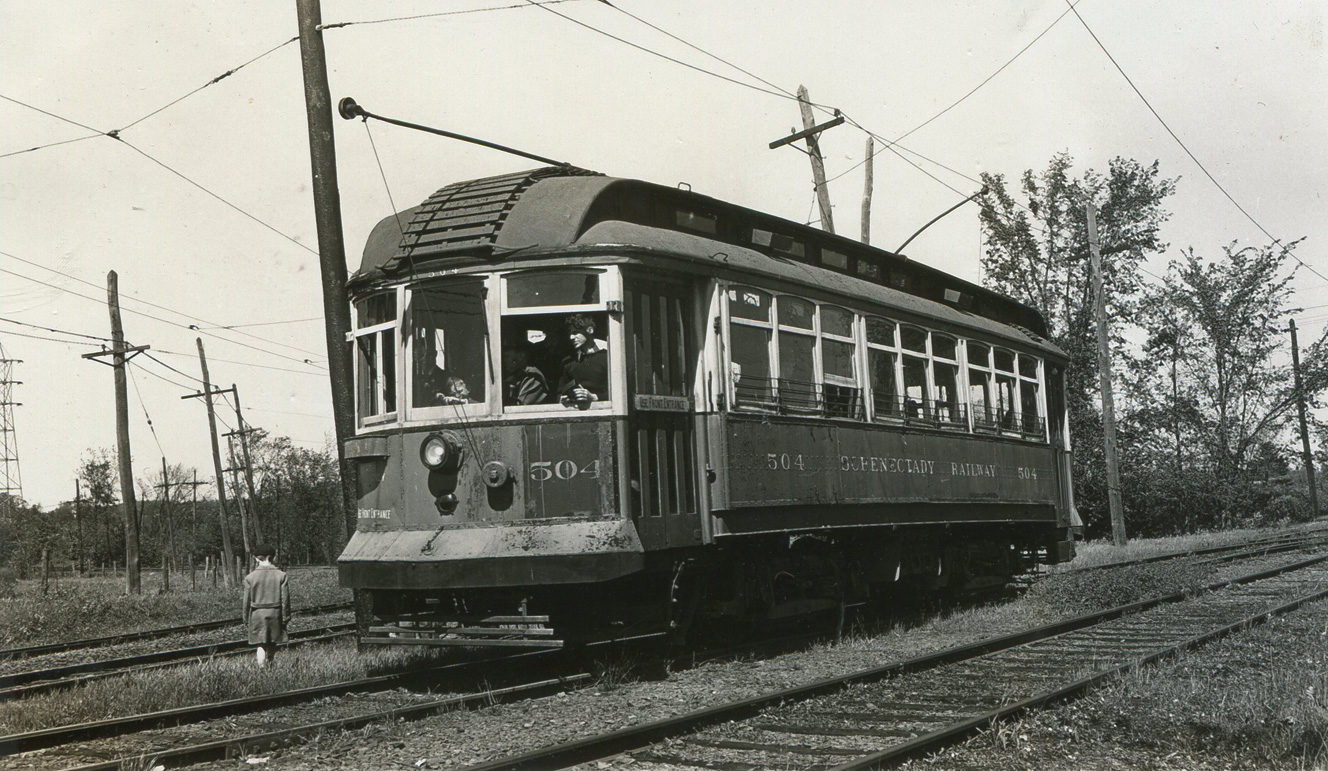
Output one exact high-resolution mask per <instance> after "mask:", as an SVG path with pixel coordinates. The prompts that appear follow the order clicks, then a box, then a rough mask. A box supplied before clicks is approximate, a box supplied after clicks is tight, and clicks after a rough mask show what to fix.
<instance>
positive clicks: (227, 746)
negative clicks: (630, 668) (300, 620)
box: [65, 651, 592, 771]
mask: <svg viewBox="0 0 1328 771" xmlns="http://www.w3.org/2000/svg"><path fill="white" fill-rule="evenodd" d="M535 653H546V651H536V652H535ZM522 655H534V654H522ZM591 678H592V676H591V675H590V674H587V673H579V674H575V675H568V676H567V677H559V678H551V679H546V680H541V681H539V682H534V683H526V684H524V685H513V686H509V687H506V688H494V689H491V690H487V691H484V692H482V693H470V694H464V695H461V696H449V697H448V698H445V699H438V700H436V701H430V702H426V703H424V704H414V705H411V706H409V707H396V708H393V709H389V710H383V711H380V712H372V713H368V714H363V715H352V716H351V717H344V718H336V719H333V720H324V721H322V722H320V723H312V724H310V725H303V726H296V727H294V728H286V729H283V730H280V731H269V732H267V733H261V734H250V735H247V736H239V737H236V738H234V739H219V740H216V741H211V742H206V743H204V744H195V745H191V746H188V747H176V748H173V749H169V750H162V751H160V752H154V753H147V754H144V755H143V756H140V757H137V758H121V759H117V760H108V761H103V762H100V763H92V764H90V765H83V766H75V767H73V768H68V769H65V771H123V769H125V768H130V767H136V766H132V765H131V764H133V763H136V762H140V761H143V760H145V759H146V760H150V761H151V762H148V763H143V764H142V767H144V768H154V767H156V766H158V765H162V764H163V762H164V761H170V763H171V765H173V766H183V765H190V764H193V763H203V762H207V761H213V760H230V759H232V758H238V757H241V756H243V755H247V754H253V753H255V752H263V751H265V750H271V749H277V748H280V747H285V746H287V745H289V744H291V743H292V742H293V741H296V740H298V739H303V738H305V737H308V736H313V735H315V734H319V733H322V732H325V731H353V730H355V729H357V728H363V727H364V726H366V725H370V724H373V723H378V722H382V721H385V720H419V719H421V718H426V717H429V716H430V715H433V714H434V713H437V712H443V711H447V710H455V709H476V708H480V707H487V706H490V705H492V704H494V703H495V702H501V701H505V700H507V699H509V698H511V697H513V696H520V697H523V698H536V697H539V696H546V695H549V694H552V693H556V692H558V691H561V690H566V689H567V688H568V687H569V686H575V685H579V684H582V683H585V682H587V681H589V680H590V679H591Z"/></svg>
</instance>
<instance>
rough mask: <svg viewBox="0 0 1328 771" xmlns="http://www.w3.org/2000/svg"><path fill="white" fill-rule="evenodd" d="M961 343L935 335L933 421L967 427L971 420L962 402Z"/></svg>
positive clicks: (933, 354)
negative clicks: (960, 394)
mask: <svg viewBox="0 0 1328 771" xmlns="http://www.w3.org/2000/svg"><path fill="white" fill-rule="evenodd" d="M958 350H959V343H958V341H957V340H955V338H953V337H949V336H946V335H941V334H937V333H935V332H933V333H932V335H931V356H932V360H931V376H932V383H934V384H935V399H934V401H933V402H932V406H933V419H935V420H936V422H938V423H940V424H941V425H944V426H950V427H955V426H963V427H965V428H967V426H968V419H967V418H966V417H965V416H964V407H963V405H962V404H960V403H959V354H958Z"/></svg>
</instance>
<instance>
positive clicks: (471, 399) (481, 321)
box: [405, 279, 491, 415]
mask: <svg viewBox="0 0 1328 771" xmlns="http://www.w3.org/2000/svg"><path fill="white" fill-rule="evenodd" d="M484 296H485V288H484V282H483V280H480V279H474V280H462V281H451V282H448V283H437V284H423V285H420V286H416V287H413V288H412V289H411V291H410V304H409V307H408V308H407V311H406V317H405V319H406V329H407V330H408V335H409V340H410V362H411V366H410V372H409V377H410V381H409V393H410V406H411V410H412V412H415V411H419V410H431V409H436V408H444V412H443V414H444V415H450V414H453V413H454V412H456V411H458V409H462V410H463V411H468V412H469V411H476V409H481V410H482V409H483V408H466V407H465V406H466V405H486V404H487V401H488V384H489V381H490V379H491V378H490V376H489V371H488V370H489V368H488V360H489V327H488V322H487V320H486V315H485V300H484Z"/></svg>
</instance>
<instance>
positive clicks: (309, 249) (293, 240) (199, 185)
mask: <svg viewBox="0 0 1328 771" xmlns="http://www.w3.org/2000/svg"><path fill="white" fill-rule="evenodd" d="M116 139H118V140H120V143H121V144H123V145H124V146H125V147H128V148H129V149H131V150H133V151H134V152H136V153H138V154H139V155H142V156H143V157H144V158H147V159H148V160H149V161H152V162H153V163H155V164H157V165H158V166H160V167H162V168H163V169H165V170H167V171H169V172H170V173H172V174H174V175H175V176H177V177H179V178H180V179H183V180H184V181H185V182H188V183H189V184H191V185H193V186H194V187H196V188H198V189H199V190H202V191H203V192H204V193H207V194H208V195H210V196H212V197H213V198H215V199H217V200H218V201H221V202H222V203H224V204H226V205H227V206H229V207H230V208H232V209H234V210H235V211H237V212H239V213H240V214H243V215H244V216H246V217H248V218H249V219H251V220H253V221H254V222H257V223H258V224H259V225H262V226H263V227H265V228H267V229H268V230H270V231H272V232H273V233H276V234H277V235H279V236H281V237H282V238H284V239H286V240H287V241H290V242H291V243H292V244H295V245H296V246H298V247H300V248H301V249H303V250H305V251H307V252H309V253H310V254H312V255H314V256H318V252H317V251H316V250H315V249H313V248H312V247H310V246H308V245H307V244H303V243H301V242H300V240H299V239H297V238H295V237H294V236H290V235H287V234H285V233H283V232H281V231H280V230H278V229H277V228H276V227H274V226H272V225H269V224H268V223H266V222H264V221H263V220H261V219H259V218H258V217H257V216H255V215H253V214H250V213H249V212H247V211H245V210H244V209H241V208H240V207H239V206H236V205H235V204H233V203H231V202H230V201H228V200H226V199H225V198H222V197H221V196H220V195H218V194H217V193H214V192H212V191H211V190H209V189H208V188H207V187H205V186H204V185H203V184H202V183H200V182H195V181H194V180H192V179H190V178H189V177H187V176H185V175H184V174H183V173H182V172H180V171H178V170H176V169H174V168H172V167H171V166H168V165H167V164H166V163H164V162H162V161H160V160H157V159H156V158H154V157H152V156H151V155H148V154H147V153H146V152H144V151H143V150H141V149H139V148H138V147H135V146H134V145H132V144H130V143H129V141H128V140H126V139H124V138H123V137H116Z"/></svg>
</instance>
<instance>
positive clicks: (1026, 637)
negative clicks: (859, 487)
mask: <svg viewBox="0 0 1328 771" xmlns="http://www.w3.org/2000/svg"><path fill="white" fill-rule="evenodd" d="M1304 545H1305V544H1300V545H1299V546H1298V547H1297V548H1303V546H1304ZM1246 551H1249V552H1251V553H1252V554H1263V553H1264V552H1265V549H1264V548H1263V547H1259V548H1256V549H1253V550H1248V549H1247V550H1246ZM1324 559H1328V558H1325V557H1319V558H1316V559H1314V560H1309V561H1305V562H1302V563H1297V565H1295V566H1292V567H1291V568H1282V569H1279V570H1278V571H1267V572H1266V573H1261V574H1255V575H1253V576H1247V577H1245V578H1243V579H1237V580H1236V581H1227V582H1222V583H1220V584H1217V585H1214V586H1212V587H1208V589H1210V590H1214V591H1215V590H1216V589H1218V588H1220V587H1223V586H1230V585H1234V584H1235V583H1237V582H1240V581H1246V582H1248V581H1254V580H1260V578H1261V577H1262V578H1267V577H1269V576H1271V575H1273V574H1275V573H1278V572H1282V571H1285V570H1287V569H1300V568H1305V567H1306V566H1308V565H1310V564H1318V563H1319V562H1321V561H1322V560H1324ZM1182 599H1183V597H1181V596H1180V595H1173V596H1169V597H1164V598H1157V599H1154V600H1150V601H1147V602H1142V603H1133V604H1131V605H1127V606H1122V608H1116V609H1112V610H1110V611H1104V612H1102V613H1097V614H1092V615H1090V616H1085V617H1081V618H1079V619H1073V620H1070V621H1067V622H1062V623H1061V624H1057V625H1054V626H1053V627H1049V628H1045V629H1042V630H1034V631H1032V632H1028V633H1023V634H1021V635H1011V636H1007V637H1005V638H998V639H995V640H989V641H984V642H982V643H978V644H975V645H971V646H965V647H964V648H960V649H954V650H952V651H946V652H942V653H941V654H937V655H936V656H931V657H921V658H919V659H914V660H910V661H908V662H902V663H899V664H894V665H889V666H887V667H880V668H877V669H875V670H872V671H871V672H867V673H857V674H856V675H853V676H850V677H849V678H840V679H838V680H839V681H841V682H836V683H830V682H829V681H826V682H824V683H818V684H814V685H812V686H807V687H805V688H802V689H794V690H793V691H789V692H780V693H778V694H773V695H771V696H769V697H762V698H761V699H757V700H749V701H751V702H752V703H751V704H747V705H745V706H739V707H736V708H731V707H725V708H714V709H709V710H705V711H704V714H702V715H699V716H698V715H693V716H690V718H688V719H691V720H692V721H694V722H693V724H692V725H691V726H690V727H689V728H688V729H687V730H693V731H694V730H697V729H698V728H699V727H702V726H705V725H708V724H711V723H712V722H713V721H716V720H717V721H720V722H723V721H729V720H735V719H738V718H737V717H733V715H740V714H741V713H742V712H743V711H744V710H747V711H751V710H756V711H757V712H759V710H761V709H764V708H765V707H768V706H771V705H773V704H777V703H781V702H785V701H794V700H799V699H807V698H812V697H815V696H819V695H824V694H822V693H819V692H818V691H824V692H825V693H833V692H835V691H837V690H840V689H842V688H844V687H845V686H846V685H848V684H851V683H855V682H862V683H866V682H875V681H879V680H884V679H888V678H894V677H898V676H899V675H902V674H904V673H908V672H915V671H922V670H925V669H928V668H931V667H936V666H942V665H945V664H948V663H952V662H956V661H963V660H965V659H970V658H973V657H976V656H980V655H983V654H988V653H992V652H993V651H999V650H1004V649H1006V648H1010V647H1013V646H1016V645H1025V644H1028V643H1031V642H1033V641H1035V640H1038V639H1043V637H1045V636H1047V635H1055V634H1065V633H1067V632H1070V631H1071V630H1073V629H1078V628H1081V627H1089V626H1092V625H1093V624H1102V623H1106V622H1107V621H1109V620H1111V619H1117V618H1121V617H1123V616H1125V615H1127V614H1129V613H1138V612H1141V611H1143V610H1146V609H1148V608H1151V607H1156V606H1159V605H1162V604H1165V603H1174V602H1179V601H1181V600H1182ZM1039 635H1040V636H1039ZM554 653H557V652H556V651H547V652H540V654H544V655H548V654H554ZM535 655H538V654H530V653H528V654H522V656H535ZM1161 655H1165V654H1161ZM1135 665H1137V663H1134V664H1129V666H1135ZM456 666H458V665H449V667H442V668H439V669H440V670H446V669H449V668H451V667H456ZM547 674H548V670H547V669H545V670H542V675H541V676H540V678H538V679H534V681H533V682H530V683H524V684H522V683H518V684H515V685H504V687H502V688H497V689H491V688H490V689H485V690H484V691H482V692H478V693H474V694H469V695H461V696H451V697H447V698H443V699H431V700H427V701H423V702H420V703H416V704H412V705H407V706H400V707H399V706H392V707H387V708H379V709H375V710H372V711H369V712H364V713H360V714H353V715H348V716H344V717H338V718H334V719H332V720H321V721H319V722H316V723H310V724H308V725H298V726H290V727H288V728H284V729H282V730H280V731H268V732H263V733H255V734H246V735H243V736H238V737H234V738H227V739H217V740H212V741H207V742H202V743H196V744H191V745H187V746H179V747H174V748H169V749H161V751H159V752H156V753H155V754H154V755H153V757H154V758H156V759H159V760H162V761H167V760H168V761H169V762H170V763H171V764H172V765H180V764H184V763H192V762H201V761H204V760H209V759H217V758H226V757H235V756H237V755H239V754H243V753H248V752H261V751H265V750H268V749H272V748H275V747H280V746H283V745H285V744H289V743H292V742H297V741H299V740H300V739H301V738H302V737H307V736H310V735H313V734H317V733H320V732H325V731H328V730H333V729H337V728H343V729H353V728H357V727H361V726H364V725H368V724H371V723H374V722H376V721H381V720H388V719H413V718H418V717H425V716H428V715H432V714H436V713H438V712H440V711H445V710H449V709H457V708H469V707H474V706H482V705H484V704H487V703H492V702H493V701H497V700H503V699H515V698H530V697H534V696H536V695H540V694H545V693H548V692H550V691H551V690H556V689H565V688H568V687H570V686H575V685H578V684H581V683H585V682H587V681H588V680H589V679H590V676H589V675H585V674H583V673H576V674H572V675H568V676H565V677H561V678H549V677H547ZM430 677H431V673H430V672H412V673H403V674H399V675H387V676H382V677H379V678H369V679H366V680H364V681H356V682H355V683H337V684H332V685H328V686H319V687H317V688H308V689H304V690H302V691H299V692H294V693H285V694H274V695H272V696H268V697H257V698H254V699H238V700H233V701H231V702H224V703H221V704H219V705H200V706H198V707H190V708H182V709H178V710H169V711H167V712H163V713H155V714H152V715H140V716H133V717H128V718H120V719H116V720H111V721H100V722H99V723H93V724H86V725H83V726H68V727H64V728H60V729H53V730H51V731H42V732H34V733H32V734H21V735H17V736H11V737H0V755H5V754H9V753H12V752H20V751H22V752H26V751H31V750H33V749H36V748H38V747H57V746H63V745H68V744H70V743H72V742H81V741H86V740H88V739H93V738H96V737H108V736H125V735H128V734H131V733H134V732H138V731H144V730H148V729H150V728H152V727H154V726H155V727H162V726H170V725H181V724H185V723H191V722H196V721H200V720H208V719H213V718H216V717H220V716H224V715H238V714H245V713H252V712H255V711H258V710H264V709H269V708H271V707H275V706H280V705H285V704H291V703H294V702H298V701H307V700H311V699H317V698H322V697H326V696H335V695H338V694H339V693H340V694H345V693H353V692H372V691H382V690H384V689H391V688H398V687H412V686H417V685H418V684H419V683H420V682H422V681H424V680H427V679H429V678H430ZM440 679H441V678H440ZM804 692H805V693H804ZM1030 698H1033V697H1030ZM950 700H951V701H953V699H952V698H951V699H950ZM918 703H923V702H918ZM975 704H979V705H980V702H975ZM730 709H736V711H730ZM822 711H831V712H834V711H836V710H834V709H828V710H822ZM837 711H839V712H843V713H845V714H846V715H847V714H850V713H851V712H852V710H843V709H841V710H837ZM858 711H862V710H858ZM752 714H756V713H755V712H753V713H752ZM286 717H289V716H286ZM684 717H685V718H686V716H684ZM896 717H898V716H896ZM985 719H986V720H987V722H990V720H991V719H993V718H991V717H990V716H988V717H987V718H985ZM984 725H985V723H984ZM669 730H673V729H668V728H665V727H662V726H660V725H658V724H649V725H645V726H638V727H636V728H633V729H626V731H625V732H616V734H615V738H614V739H612V740H608V741H609V742H610V744H607V745H603V746H601V747H600V749H597V750H592V749H588V747H590V746H592V745H593V743H594V741H604V740H602V739H601V740H587V741H591V742H592V745H585V746H581V745H582V744H583V743H581V742H578V743H576V744H577V745H578V746H577V747H569V746H567V745H563V746H560V747H559V748H552V750H556V752H555V754H553V755H550V756H548V757H541V758H538V759H522V758H517V759H515V760H509V761H504V763H508V764H509V765H503V764H501V763H500V764H497V765H492V766H491V767H492V768H543V767H558V766H559V764H561V763H562V762H563V761H562V760H559V758H560V757H563V756H567V753H569V752H571V753H573V754H575V753H581V754H585V753H587V752H589V753H590V755H587V757H590V758H592V759H593V758H598V757H606V756H607V755H612V754H613V753H616V752H623V751H636V752H641V751H643V750H642V749H641V748H644V747H645V746H646V745H647V744H648V743H650V742H658V741H665V740H668V738H669V737H670V736H674V735H677V734H670V733H668V731H669ZM853 730H854V729H848V728H845V729H843V730H841V731H840V733H841V734H845V735H863V734H861V733H860V732H859V733H858V734H854V733H853ZM880 732H886V733H888V731H887V729H879V730H878V731H877V733H880ZM624 733H626V734H627V737H628V741H627V744H626V745H624V744H622V742H623V740H624V739H623V736H621V734H624ZM896 733H898V731H896ZM866 735H874V734H872V733H871V731H868V732H867V734H866ZM877 738H878V739H879V738H881V737H879V736H878V737H877ZM901 738H902V737H901ZM153 741H154V742H155V744H157V745H160V744H163V743H164V742H169V741H170V740H169V739H165V740H163V739H161V738H157V739H154V740H153ZM688 741H692V740H688ZM694 741H695V742H705V741H727V742H735V741H736V742H738V744H739V745H741V744H742V742H744V741H747V740H746V739H731V738H720V739H708V738H705V737H700V738H696V739H695V740H694ZM784 741H785V742H786V743H788V744H789V745H790V746H797V745H798V743H797V742H796V741H790V740H788V739H787V737H786V738H785V739H784ZM910 741H911V740H910ZM632 742H636V743H635V744H632ZM614 743H616V744H614ZM747 743H748V744H754V745H755V744H760V742H751V741H748V742H747ZM167 746H168V745H167ZM696 746H697V747H702V748H705V745H704V744H702V743H697V744H696ZM726 746H727V745H726ZM735 746H736V745H735ZM605 747H607V748H608V749H605ZM706 749H708V750H716V749H719V748H716V747H708V748H706ZM730 749H732V748H730ZM830 749H836V748H833V747H832V748H830ZM839 749H842V748H839ZM726 751H727V750H726ZM596 752H599V753H600V754H598V755H596V754H595V753H596ZM605 753H607V754H605ZM793 754H794V755H797V754H798V753H793ZM830 755H831V756H832V757H833V756H834V753H830ZM104 756H105V755H102V757H104ZM83 757H87V755H84V756H83ZM568 757H571V756H568ZM564 759H565V758H564ZM804 759H805V758H804ZM841 759H842V757H841ZM634 760H635V761H636V762H639V763H646V762H647V760H648V758H646V757H644V756H642V757H639V758H635V757H634ZM119 762H120V761H118V760H117V761H108V762H106V763H98V764H93V765H90V766H80V767H79V768H86V769H92V768H107V769H109V768H116V767H118V766H117V765H116V764H117V763H119ZM576 762H581V761H576ZM783 762H784V761H780V763H781V764H782V763H783ZM512 763H515V765H512ZM813 765H815V764H813ZM489 767H490V766H484V768H489ZM647 767H648V766H647ZM758 767H759V766H758ZM791 767H798V766H797V765H796V764H795V765H794V766H791Z"/></svg>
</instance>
